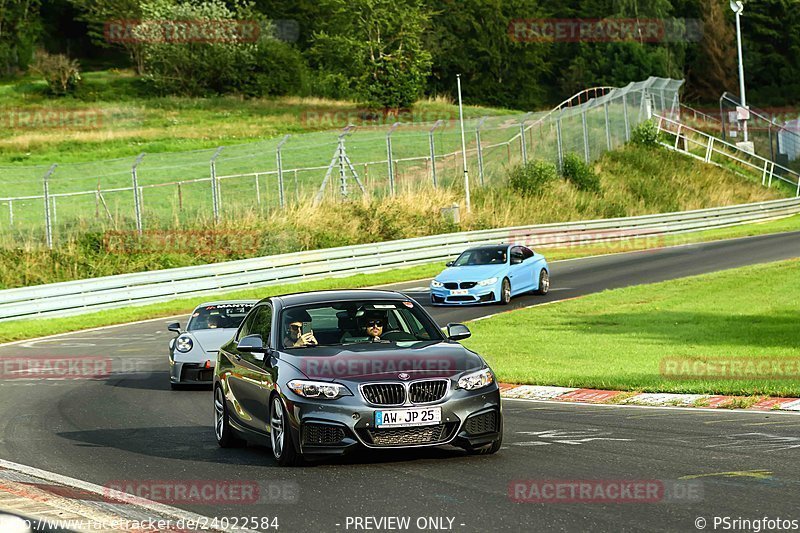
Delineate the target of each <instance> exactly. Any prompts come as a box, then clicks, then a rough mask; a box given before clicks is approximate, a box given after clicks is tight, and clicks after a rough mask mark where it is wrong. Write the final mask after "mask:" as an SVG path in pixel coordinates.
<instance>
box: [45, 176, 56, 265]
mask: <svg viewBox="0 0 800 533" xmlns="http://www.w3.org/2000/svg"><path fill="white" fill-rule="evenodd" d="M57 166H58V165H57V164H55V163H53V165H52V166H51V167H50V170H48V171H47V172H46V173H45V175H44V177H42V186H43V187H44V226H45V237H46V238H47V247H48V248H50V249H51V250H52V249H53V222H52V220H50V185H49V183H48V180H49V179H50V176H51V175H52V174H53V172H55V170H56V167H57Z"/></svg>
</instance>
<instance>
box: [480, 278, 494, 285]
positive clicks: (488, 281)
mask: <svg viewBox="0 0 800 533" xmlns="http://www.w3.org/2000/svg"><path fill="white" fill-rule="evenodd" d="M495 283H497V278H489V279H485V280H483V281H479V282H478V285H480V286H481V287H485V286H487V285H494V284H495Z"/></svg>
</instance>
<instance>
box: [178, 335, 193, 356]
mask: <svg viewBox="0 0 800 533" xmlns="http://www.w3.org/2000/svg"><path fill="white" fill-rule="evenodd" d="M193 345H194V343H193V342H192V339H190V338H189V337H178V339H177V340H176V341H175V349H176V350H178V351H179V352H181V353H186V352H188V351H189V350H191V349H192V346H193Z"/></svg>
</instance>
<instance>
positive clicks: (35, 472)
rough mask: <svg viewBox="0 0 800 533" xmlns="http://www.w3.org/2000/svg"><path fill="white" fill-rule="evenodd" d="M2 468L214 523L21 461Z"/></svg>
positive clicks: (179, 517) (2, 463)
mask: <svg viewBox="0 0 800 533" xmlns="http://www.w3.org/2000/svg"><path fill="white" fill-rule="evenodd" d="M0 468H5V469H6V470H13V471H15V472H20V473H23V474H28V475H29V476H33V477H38V478H41V479H44V480H46V481H50V482H53V483H58V484H61V485H66V486H68V487H72V488H75V489H80V490H84V491H86V492H91V493H92V494H97V495H98V496H101V497H103V498H108V499H114V500H118V501H122V502H125V503H127V504H129V505H131V506H132V507H139V508H142V509H146V510H148V511H152V512H154V513H159V514H161V515H164V516H168V517H171V518H174V519H176V520H183V521H184V522H189V521H192V522H194V523H206V524H211V523H212V521H211V518H209V517H205V516H202V515H199V514H195V513H192V512H190V511H184V510H183V509H178V508H177V507H171V506H169V505H164V504H163V503H158V502H154V501H151V500H146V499H144V498H140V497H139V496H133V495H131V494H127V493H124V492H119V491H116V490H113V489H111V488H109V487H101V486H100V485H95V484H94V483H89V482H88V481H82V480H80V479H75V478H72V477H68V476H62V475H61V474H56V473H55V472H48V471H47V470H40V469H39V468H35V467H33V466H27V465H21V464H19V463H12V462H11V461H6V460H4V459H0ZM212 531H213V530H212ZM218 531H232V529H230V528H222V527H220V528H218ZM236 531H237V532H240V531H244V532H247V533H251V532H252V533H257V532H255V531H252V530H246V529H237V530H236Z"/></svg>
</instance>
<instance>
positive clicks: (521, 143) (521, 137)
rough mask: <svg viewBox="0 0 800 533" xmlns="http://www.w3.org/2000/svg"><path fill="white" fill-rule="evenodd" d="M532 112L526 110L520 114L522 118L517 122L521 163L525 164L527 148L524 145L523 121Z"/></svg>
mask: <svg viewBox="0 0 800 533" xmlns="http://www.w3.org/2000/svg"><path fill="white" fill-rule="evenodd" d="M532 114H533V112H532V111H528V112H527V113H525V114H524V115H523V116H522V120H520V122H519V143H520V153H521V154H522V163H523V164H526V163H527V162H528V149H527V147H526V146H525V121H526V120H528V117H529V116H531V115H532Z"/></svg>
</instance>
